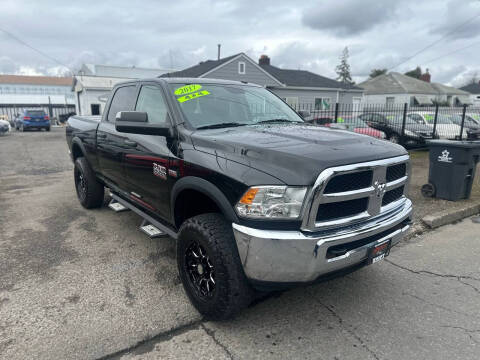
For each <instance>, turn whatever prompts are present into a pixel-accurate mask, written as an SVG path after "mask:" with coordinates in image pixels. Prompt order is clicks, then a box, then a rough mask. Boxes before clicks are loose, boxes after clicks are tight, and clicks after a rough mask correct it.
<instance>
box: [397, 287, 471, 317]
mask: <svg viewBox="0 0 480 360" xmlns="http://www.w3.org/2000/svg"><path fill="white" fill-rule="evenodd" d="M402 295H404V296H410V297H412V298H414V299H417V300H419V301H421V302H423V303H425V304H427V305H430V306H433V307H436V308H439V309H442V310H446V311H449V312H452V313H455V314H459V315H463V316H471V315H470V314H467V313H463V312H460V311H456V310H453V309H450V308H448V307H446V306H443V305H439V304H435V303H432V302H430V301H428V300H426V299H424V298H421V297H420V296H417V295H415V294H411V293H408V292H403V293H402Z"/></svg>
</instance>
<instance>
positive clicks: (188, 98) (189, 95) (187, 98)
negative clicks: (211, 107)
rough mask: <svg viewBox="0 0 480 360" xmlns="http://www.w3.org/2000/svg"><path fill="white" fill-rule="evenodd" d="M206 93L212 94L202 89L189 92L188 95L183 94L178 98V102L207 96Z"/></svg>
mask: <svg viewBox="0 0 480 360" xmlns="http://www.w3.org/2000/svg"><path fill="white" fill-rule="evenodd" d="M205 95H210V93H209V92H208V91H207V90H201V91H197V92H195V93H193V94H188V95H185V96H181V97H179V98H177V100H178V102H180V103H183V102H185V101H188V100H192V99H196V98H198V97H200V96H205Z"/></svg>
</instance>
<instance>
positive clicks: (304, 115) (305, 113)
mask: <svg viewBox="0 0 480 360" xmlns="http://www.w3.org/2000/svg"><path fill="white" fill-rule="evenodd" d="M297 113H298V115H300V117H301V118H302V119H306V118H308V117H309V116H310V113H309V112H308V111H306V110H299V111H297Z"/></svg>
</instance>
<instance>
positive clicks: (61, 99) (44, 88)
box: [0, 75, 74, 105]
mask: <svg viewBox="0 0 480 360" xmlns="http://www.w3.org/2000/svg"><path fill="white" fill-rule="evenodd" d="M71 85H72V78H71V77H53V76H24V75H0V104H24V105H29V104H32V105H38V104H49V103H50V104H61V105H64V104H74V97H73V92H72V90H71Z"/></svg>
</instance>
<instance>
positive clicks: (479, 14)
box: [388, 13, 480, 71]
mask: <svg viewBox="0 0 480 360" xmlns="http://www.w3.org/2000/svg"><path fill="white" fill-rule="evenodd" d="M479 16H480V13H478V14H477V15H475V16H473V17H471V18H470V19H468V20H467V21H465V22H463V23H461V24H460V25H458V26H457V27H455V28H454V29H452V30H450V31H449V32H447V33H446V34H445V35H443V36H442V37H441V38H440V39H438V40H435V41H434V42H432V43H431V44H429V45H427V46H425V47H424V48H423V49H421V50H419V51H417V52H416V53H415V54H413V55H411V56H409V57H408V58H406V59H405V60H403V61H402V62H400V63H398V64H397V65H395V66H394V67H391V68H390V69H388V71H392V70H393V69H395V68H396V67H398V66H400V65H402V64H405V63H406V62H407V61H410V60H411V59H413V58H414V57H415V56H417V55H419V54H421V53H422V52H424V51H425V50H428V49H430V48H431V47H432V46H434V45H436V44H438V43H439V42H440V41H442V40H443V39H445V38H447V37H448V36H450V35H451V34H453V33H454V32H455V31H457V30H458V29H460V28H462V27H463V26H465V25H467V24H468V23H470V22H472V21H473V20H475V19H476V18H477V17H479Z"/></svg>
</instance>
